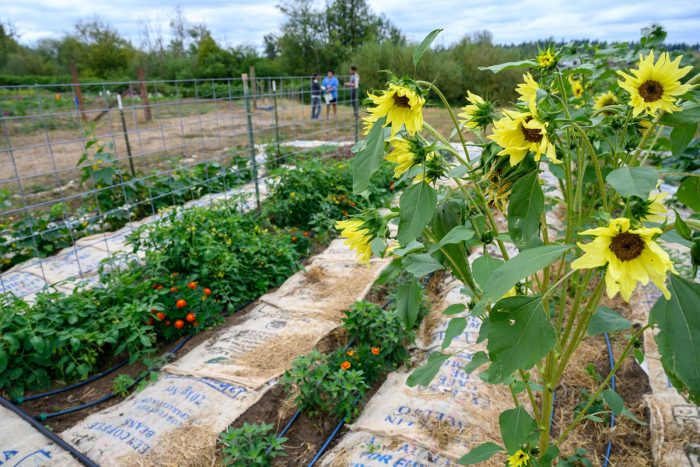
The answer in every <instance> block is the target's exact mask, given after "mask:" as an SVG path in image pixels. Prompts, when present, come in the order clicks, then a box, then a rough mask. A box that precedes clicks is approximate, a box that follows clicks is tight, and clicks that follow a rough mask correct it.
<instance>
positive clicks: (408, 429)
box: [352, 352, 512, 460]
mask: <svg viewBox="0 0 700 467" xmlns="http://www.w3.org/2000/svg"><path fill="white" fill-rule="evenodd" d="M471 356H472V354H471V353H469V352H465V353H463V354H460V355H459V356H456V357H453V358H451V359H449V360H448V361H446V362H445V363H444V364H443V365H442V367H441V368H440V371H439V372H438V374H437V376H436V377H435V378H434V379H433V381H432V383H431V384H430V386H427V387H422V386H417V387H415V388H410V387H408V385H407V384H406V380H407V378H408V375H409V373H408V372H396V373H392V374H390V375H389V377H388V378H387V380H386V382H385V383H384V384H383V385H382V387H381V388H380V389H379V391H378V392H377V393H376V394H375V395H374V397H373V398H372V399H371V401H370V402H369V404H368V405H367V407H366V408H365V410H364V412H363V414H362V415H361V416H360V418H358V420H357V421H356V422H355V423H354V424H353V425H352V427H353V429H355V430H362V431H368V432H371V433H373V434H376V435H379V436H383V437H388V438H397V437H402V438H403V439H408V440H411V441H412V442H415V443H417V444H419V445H421V446H424V447H425V448H427V449H428V450H429V451H431V452H435V453H438V454H440V455H443V456H446V457H449V458H451V459H453V460H457V459H459V458H460V457H461V456H463V455H464V454H466V453H467V452H468V451H469V450H471V449H472V448H474V447H475V446H477V445H479V444H481V443H483V442H486V441H495V440H498V439H499V436H500V435H499V427H498V415H499V414H500V413H501V412H502V411H503V410H505V409H508V408H511V406H512V400H511V398H510V394H509V393H508V390H507V389H506V388H504V387H500V386H492V385H487V384H486V383H484V382H482V381H481V380H480V379H479V378H478V376H476V375H475V374H471V375H470V374H467V373H466V372H465V371H464V370H463V368H464V365H466V364H467V363H468V362H469V361H470V359H471Z"/></svg>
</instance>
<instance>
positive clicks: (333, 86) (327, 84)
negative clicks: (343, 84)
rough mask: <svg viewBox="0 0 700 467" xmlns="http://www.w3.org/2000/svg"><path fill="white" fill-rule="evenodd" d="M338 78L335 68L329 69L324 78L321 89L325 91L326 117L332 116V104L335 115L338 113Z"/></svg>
mask: <svg viewBox="0 0 700 467" xmlns="http://www.w3.org/2000/svg"><path fill="white" fill-rule="evenodd" d="M339 85H340V83H339V82H338V78H336V77H335V72H334V71H333V70H328V74H327V75H326V77H325V78H323V82H322V83H321V89H323V91H324V92H325V96H323V97H324V99H325V100H326V118H329V117H330V112H331V106H333V117H335V116H336V114H337V113H338V106H337V102H338V86H339Z"/></svg>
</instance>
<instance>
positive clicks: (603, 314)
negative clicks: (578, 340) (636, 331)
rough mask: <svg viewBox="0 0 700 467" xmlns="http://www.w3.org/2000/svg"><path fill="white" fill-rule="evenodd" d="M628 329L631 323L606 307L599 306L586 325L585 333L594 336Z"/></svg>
mask: <svg viewBox="0 0 700 467" xmlns="http://www.w3.org/2000/svg"><path fill="white" fill-rule="evenodd" d="M630 327H632V323H631V322H630V321H629V320H628V319H627V318H625V317H623V316H621V315H620V314H619V313H617V312H616V311H615V310H611V309H610V308H608V307H606V306H599V307H598V308H597V309H596V312H595V313H593V316H592V317H591V322H590V323H588V330H587V333H588V335H589V336H595V335H597V334H603V333H604V332H615V331H624V330H625V329H629V328H630Z"/></svg>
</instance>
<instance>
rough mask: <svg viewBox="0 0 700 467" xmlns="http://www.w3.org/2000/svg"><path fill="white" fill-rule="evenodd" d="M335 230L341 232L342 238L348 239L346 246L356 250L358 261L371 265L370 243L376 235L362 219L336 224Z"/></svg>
mask: <svg viewBox="0 0 700 467" xmlns="http://www.w3.org/2000/svg"><path fill="white" fill-rule="evenodd" d="M335 228H336V229H338V230H340V236H341V237H344V238H346V239H347V240H345V242H344V243H345V245H347V246H349V247H350V248H351V249H353V250H355V252H356V254H357V259H358V261H360V262H361V263H365V264H369V260H370V258H371V257H372V247H371V246H370V242H371V241H372V240H373V239H374V235H372V233H371V232H370V230H369V229H368V228H367V227H366V226H365V222H364V221H363V220H362V219H348V220H344V221H338V222H336V223H335Z"/></svg>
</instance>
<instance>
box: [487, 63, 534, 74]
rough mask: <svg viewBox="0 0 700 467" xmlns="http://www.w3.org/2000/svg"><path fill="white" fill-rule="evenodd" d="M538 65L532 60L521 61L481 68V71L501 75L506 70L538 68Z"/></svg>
mask: <svg viewBox="0 0 700 467" xmlns="http://www.w3.org/2000/svg"><path fill="white" fill-rule="evenodd" d="M536 66H537V63H535V62H533V61H532V60H521V61H519V62H506V63H499V64H498V65H491V66H480V67H479V69H480V70H482V71H490V72H492V73H499V72H501V71H504V70H514V69H516V68H530V67H536Z"/></svg>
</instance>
